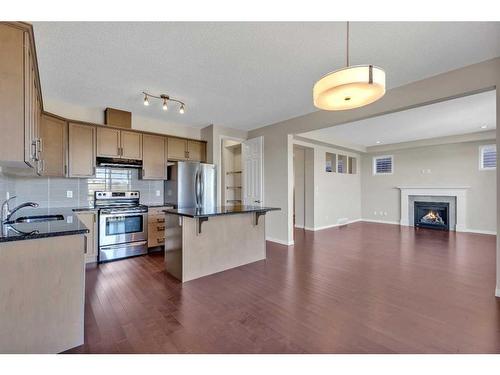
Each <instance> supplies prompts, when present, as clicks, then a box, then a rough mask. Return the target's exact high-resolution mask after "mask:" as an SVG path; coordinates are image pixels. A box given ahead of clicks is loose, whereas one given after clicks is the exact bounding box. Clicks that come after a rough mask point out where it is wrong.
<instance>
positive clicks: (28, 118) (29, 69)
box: [24, 33, 37, 167]
mask: <svg viewBox="0 0 500 375" xmlns="http://www.w3.org/2000/svg"><path fill="white" fill-rule="evenodd" d="M34 73H35V69H34V65H33V56H32V53H31V43H30V40H29V35H28V33H24V152H25V156H24V160H25V162H26V164H28V165H29V166H30V167H36V164H37V149H36V146H37V145H36V128H35V113H36V107H35V102H36V95H37V93H36V91H35V84H34V82H35V74H34Z"/></svg>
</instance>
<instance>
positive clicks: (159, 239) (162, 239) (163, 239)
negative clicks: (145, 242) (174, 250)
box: [156, 238, 165, 243]
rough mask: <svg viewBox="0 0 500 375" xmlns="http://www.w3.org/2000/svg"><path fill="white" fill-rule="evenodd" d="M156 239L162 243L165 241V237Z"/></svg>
mask: <svg viewBox="0 0 500 375" xmlns="http://www.w3.org/2000/svg"><path fill="white" fill-rule="evenodd" d="M156 241H158V243H163V242H165V238H157V239H156Z"/></svg>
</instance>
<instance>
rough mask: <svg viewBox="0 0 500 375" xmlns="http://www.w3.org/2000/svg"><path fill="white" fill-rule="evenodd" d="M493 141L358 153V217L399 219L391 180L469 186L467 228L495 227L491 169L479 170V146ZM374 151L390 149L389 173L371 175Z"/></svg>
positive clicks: (403, 183) (397, 199) (398, 183)
mask: <svg viewBox="0 0 500 375" xmlns="http://www.w3.org/2000/svg"><path fill="white" fill-rule="evenodd" d="M495 142H496V141H495V140H494V139H492V140H488V141H479V142H466V143H455V144H446V145H439V146H426V147H416V148H411V149H403V150H394V151H381V152H378V153H369V154H365V155H363V158H362V177H361V178H362V184H361V189H362V191H361V202H362V217H363V219H370V220H382V221H390V222H396V223H399V220H400V209H401V207H400V205H401V202H400V191H399V190H398V189H396V188H395V187H396V186H470V189H469V190H468V191H467V217H466V227H467V229H469V230H476V231H484V232H491V233H496V171H495V170H479V146H480V145H484V144H494V143H495ZM375 155H393V157H394V159H393V162H394V173H393V174H391V175H373V168H372V162H373V157H374V156H375ZM375 213H376V214H375ZM381 213H387V215H383V214H382V215H381Z"/></svg>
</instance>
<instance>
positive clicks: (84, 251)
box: [83, 235, 87, 254]
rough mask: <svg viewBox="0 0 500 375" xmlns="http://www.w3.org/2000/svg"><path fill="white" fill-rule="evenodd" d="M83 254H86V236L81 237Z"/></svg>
mask: <svg viewBox="0 0 500 375" xmlns="http://www.w3.org/2000/svg"><path fill="white" fill-rule="evenodd" d="M83 253H84V254H87V236H86V235H84V236H83Z"/></svg>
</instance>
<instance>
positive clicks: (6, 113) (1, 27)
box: [0, 22, 43, 173]
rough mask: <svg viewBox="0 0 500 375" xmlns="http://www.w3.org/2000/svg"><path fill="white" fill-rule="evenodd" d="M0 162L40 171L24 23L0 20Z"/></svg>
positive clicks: (36, 91)
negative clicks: (0, 130)
mask: <svg viewBox="0 0 500 375" xmlns="http://www.w3.org/2000/svg"><path fill="white" fill-rule="evenodd" d="M0 54H1V56H2V58H0V124H1V126H2V133H3V134H4V136H3V137H0V164H5V165H9V166H15V167H26V166H29V167H32V168H34V170H35V171H36V172H37V173H40V171H41V168H40V166H41V163H39V160H40V153H41V150H40V131H39V129H40V116H41V112H42V109H43V108H42V107H43V106H42V98H41V91H40V84H39V79H38V69H37V65H36V61H35V49H34V44H33V43H32V31H31V29H30V27H29V26H27V25H26V24H20V23H16V22H14V23H0Z"/></svg>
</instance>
